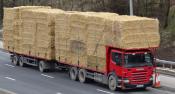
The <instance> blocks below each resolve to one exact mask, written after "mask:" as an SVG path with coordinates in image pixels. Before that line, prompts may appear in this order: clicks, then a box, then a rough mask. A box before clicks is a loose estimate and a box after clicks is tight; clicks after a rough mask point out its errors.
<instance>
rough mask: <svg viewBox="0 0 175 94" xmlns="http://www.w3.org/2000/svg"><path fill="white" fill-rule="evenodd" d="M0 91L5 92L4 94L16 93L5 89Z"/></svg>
mask: <svg viewBox="0 0 175 94" xmlns="http://www.w3.org/2000/svg"><path fill="white" fill-rule="evenodd" d="M0 91H3V92H5V94H6V93H7V94H16V93H14V92H12V91H9V90H6V89H2V88H0Z"/></svg>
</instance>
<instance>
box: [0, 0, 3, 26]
mask: <svg viewBox="0 0 175 94" xmlns="http://www.w3.org/2000/svg"><path fill="white" fill-rule="evenodd" d="M3 6H4V3H3V0H0V25H1V24H2V21H3V15H4V12H3Z"/></svg>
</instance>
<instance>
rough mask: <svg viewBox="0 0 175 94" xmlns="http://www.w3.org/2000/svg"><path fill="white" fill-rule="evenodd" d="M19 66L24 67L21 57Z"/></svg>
mask: <svg viewBox="0 0 175 94" xmlns="http://www.w3.org/2000/svg"><path fill="white" fill-rule="evenodd" d="M19 66H21V67H25V66H26V64H25V63H24V62H23V58H22V57H20V60H19Z"/></svg>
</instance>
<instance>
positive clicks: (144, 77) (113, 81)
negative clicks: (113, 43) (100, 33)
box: [106, 47, 155, 90]
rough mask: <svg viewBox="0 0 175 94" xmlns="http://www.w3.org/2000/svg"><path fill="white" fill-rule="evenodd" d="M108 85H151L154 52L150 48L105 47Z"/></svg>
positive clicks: (112, 86)
mask: <svg viewBox="0 0 175 94" xmlns="http://www.w3.org/2000/svg"><path fill="white" fill-rule="evenodd" d="M106 52H107V53H106V54H107V55H106V56H107V75H108V86H109V88H110V89H111V90H115V89H116V88H118V87H119V88H122V89H129V88H146V87H149V86H152V85H153V72H154V69H155V62H154V52H153V51H152V50H150V49H127V50H126V49H118V48H112V47H106Z"/></svg>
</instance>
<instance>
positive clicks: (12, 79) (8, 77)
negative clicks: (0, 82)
mask: <svg viewBox="0 0 175 94" xmlns="http://www.w3.org/2000/svg"><path fill="white" fill-rule="evenodd" d="M4 78H6V79H9V80H12V81H16V79H13V78H11V77H4Z"/></svg>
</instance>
